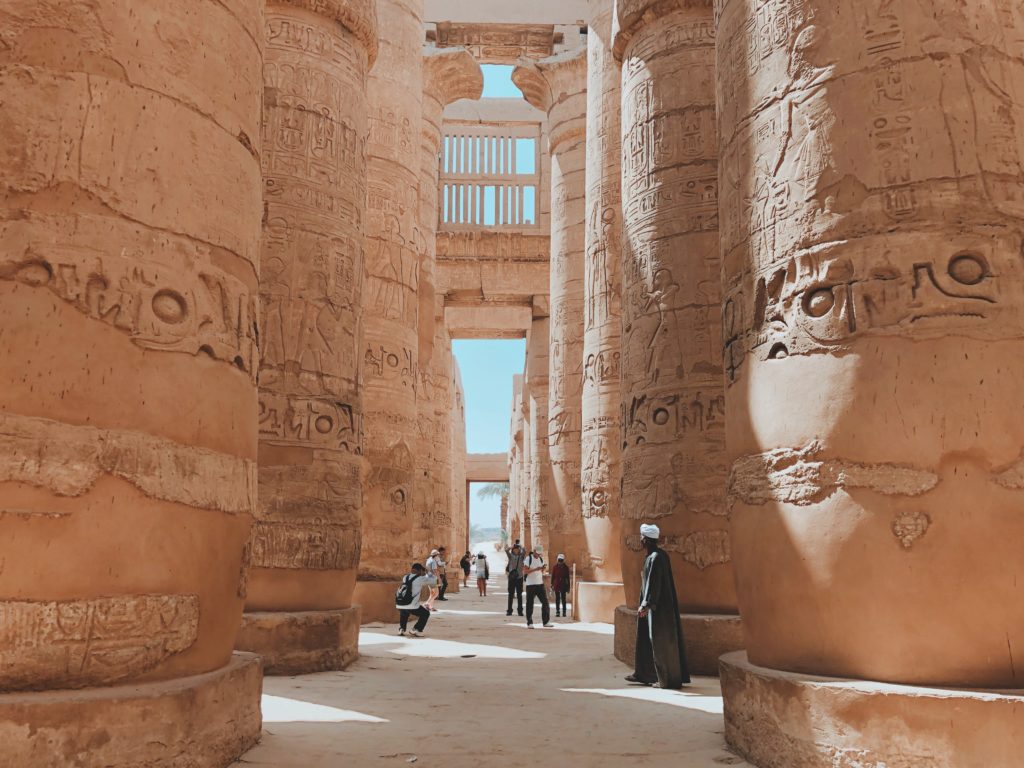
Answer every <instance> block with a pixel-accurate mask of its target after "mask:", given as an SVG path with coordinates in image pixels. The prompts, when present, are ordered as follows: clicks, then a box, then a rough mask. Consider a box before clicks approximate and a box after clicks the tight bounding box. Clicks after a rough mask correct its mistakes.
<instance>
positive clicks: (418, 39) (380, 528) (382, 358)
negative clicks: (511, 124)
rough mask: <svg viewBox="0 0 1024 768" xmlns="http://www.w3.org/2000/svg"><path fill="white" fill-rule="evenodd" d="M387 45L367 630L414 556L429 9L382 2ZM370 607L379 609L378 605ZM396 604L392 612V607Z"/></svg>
mask: <svg viewBox="0 0 1024 768" xmlns="http://www.w3.org/2000/svg"><path fill="white" fill-rule="evenodd" d="M377 6H378V17H379V24H380V46H379V53H378V56H377V63H376V65H375V66H374V69H373V71H372V72H371V74H370V79H369V86H368V94H369V114H370V134H369V140H368V142H367V187H368V191H367V220H366V228H365V231H366V248H367V253H366V269H365V284H364V293H363V319H364V334H365V342H364V345H363V349H364V354H363V359H362V366H363V367H362V375H363V381H364V391H363V403H364V408H365V429H366V433H365V434H366V452H365V456H366V463H367V473H366V476H365V480H364V486H363V487H364V496H363V530H364V536H363V549H362V557H361V561H360V565H359V579H360V580H361V581H362V580H366V581H369V582H379V581H382V582H391V583H392V584H393V586H391V587H390V589H384V588H383V587H381V588H377V587H374V588H373V589H371V590H370V591H369V593H362V592H361V593H358V594H359V598H358V599H359V602H360V604H361V605H362V606H363V616H364V621H366V620H367V617H368V616H373V615H384V614H389V613H393V611H394V591H395V589H396V588H397V586H398V582H399V580H400V579H401V576H402V574H404V573H406V572H407V569H408V568H409V564H410V563H411V562H412V560H413V558H414V556H415V557H416V558H418V559H422V558H423V557H424V556H425V555H424V553H420V552H414V548H413V540H412V538H413V528H414V527H415V505H414V503H413V493H414V490H415V487H416V482H415V479H416V478H415V474H416V473H415V466H416V462H415V459H414V455H413V452H414V451H415V450H416V446H417V435H418V429H417V419H418V411H417V407H416V395H417V389H418V387H419V379H420V376H419V336H420V330H419V314H420V312H419V302H420V298H419V281H420V268H421V264H422V262H423V259H424V258H425V256H426V252H427V251H426V249H427V241H426V236H425V235H424V232H423V227H422V224H421V221H420V210H419V190H420V167H421V164H422V157H421V153H422V148H421V130H420V126H421V123H422V119H423V61H422V47H423V0H378V3H377ZM370 599H374V600H382V601H383V603H382V604H380V605H371V604H370V603H369V602H368V601H369V600H370ZM389 602H390V604H391V605H390V606H389V605H388V603H389Z"/></svg>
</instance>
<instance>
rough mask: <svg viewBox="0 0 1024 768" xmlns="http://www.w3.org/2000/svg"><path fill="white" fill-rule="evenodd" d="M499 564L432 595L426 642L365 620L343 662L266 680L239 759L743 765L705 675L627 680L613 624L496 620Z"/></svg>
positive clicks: (359, 764) (336, 763)
mask: <svg viewBox="0 0 1024 768" xmlns="http://www.w3.org/2000/svg"><path fill="white" fill-rule="evenodd" d="M488 555H489V556H490V552H488ZM499 557H500V558H501V560H503V559H504V558H503V555H499ZM496 559H497V558H496ZM495 570H498V573H497V574H494V571H495ZM502 570H503V568H502V569H495V568H494V564H492V579H491V583H490V585H489V588H488V593H489V595H488V597H487V598H481V597H479V596H478V595H477V591H476V587H475V585H474V584H473V583H472V581H471V587H470V589H468V590H464V591H463V592H462V593H461V594H458V595H453V596H452V597H451V599H449V601H448V602H446V603H439V604H438V605H439V606H441V607H442V608H441V610H439V611H438V612H437V613H435V614H434V615H433V617H431V619H430V623H429V624H428V626H427V632H426V634H427V636H426V637H424V638H418V639H417V638H404V637H398V636H397V634H396V632H397V627H396V626H394V625H389V626H385V625H380V624H371V625H367V626H365V627H363V631H362V634H361V637H360V646H361V647H360V651H361V653H362V657H361V658H360V659H359V661H357V662H356V663H355V664H353V665H352V666H351V667H350V668H349V669H347V670H346V671H344V672H328V673H323V674H318V675H304V676H300V677H290V678H289V677H268V678H267V679H266V681H265V684H264V701H263V715H264V736H263V742H262V743H261V744H260V745H259V746H258V747H256V748H255V749H253V750H251V751H250V752H249V753H247V754H246V755H245V756H244V757H243V758H242V759H241V760H240V761H238V763H236V766H275V767H277V766H280V767H281V768H328V767H330V768H340V767H341V766H345V767H346V768H347V767H348V766H354V767H355V768H363V766H399V765H407V764H415V765H416V766H417V768H419V766H424V768H435V767H436V768H441V767H442V766H443V767H444V768H470V766H472V768H491V767H492V766H493V767H494V768H499V767H500V766H505V765H512V764H513V763H515V764H517V765H529V766H572V765H576V766H580V767H581V768H584V767H585V768H612V767H613V766H615V767H616V768H618V767H619V766H631V767H632V766H666V767H667V766H672V767H673V768H717V767H718V766H722V765H741V766H742V765H747V764H746V763H745V762H743V761H742V760H741V759H740V758H738V757H736V756H735V755H732V754H730V753H729V752H728V751H727V750H726V748H725V744H724V742H723V740H722V715H721V712H722V699H721V695H720V689H719V686H718V681H717V680H716V679H714V678H697V679H696V680H695V681H694V684H693V685H692V686H690V687H688V688H685V689H684V690H683V691H681V692H677V691H660V690H655V689H650V688H644V687H634V686H630V685H628V684H627V683H626V682H625V681H624V680H623V679H622V678H623V676H624V675H625V674H627V673H628V671H629V670H628V669H627V668H626V667H624V666H623V665H622V664H621V663H620V662H618V661H616V659H615V658H614V656H612V627H611V625H610V624H580V623H571V622H569V621H568V620H566V619H554V618H553V619H552V620H553V621H554V622H555V623H556V625H557V626H556V627H555V628H554V629H543V628H540V626H539V623H540V620H539V615H538V616H537V617H536V620H537V623H538V626H537V628H535V629H527V628H526V626H525V620H524V619H522V618H519V617H518V616H515V615H513V616H512V617H506V616H505V601H506V599H507V598H506V591H505V585H504V583H503V581H504V579H503V578H501V577H502V576H503V573H502ZM538 611H539V608H538Z"/></svg>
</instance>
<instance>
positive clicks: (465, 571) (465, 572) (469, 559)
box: [459, 549, 473, 587]
mask: <svg viewBox="0 0 1024 768" xmlns="http://www.w3.org/2000/svg"><path fill="white" fill-rule="evenodd" d="M459 565H460V566H461V567H462V586H464V587H468V586H469V569H470V567H471V566H472V565H473V555H472V554H471V553H470V551H469V550H468V549H467V550H466V554H464V555H463V556H462V559H461V560H459Z"/></svg>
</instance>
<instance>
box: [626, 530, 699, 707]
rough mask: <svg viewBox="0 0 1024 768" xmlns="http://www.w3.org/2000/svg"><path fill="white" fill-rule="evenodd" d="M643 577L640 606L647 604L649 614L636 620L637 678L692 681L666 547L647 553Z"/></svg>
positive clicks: (673, 684)
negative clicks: (687, 664)
mask: <svg viewBox="0 0 1024 768" xmlns="http://www.w3.org/2000/svg"><path fill="white" fill-rule="evenodd" d="M642 579H643V581H642V583H641V587H640V606H641V607H643V606H646V607H647V609H648V614H647V616H646V617H644V618H640V617H639V616H638V617H637V621H636V672H635V674H636V678H637V679H638V680H640V681H641V682H644V683H650V684H652V685H653V684H654V683H658V684H659V685H660V686H661V687H662V688H672V689H675V688H678V687H679V686H681V685H682V684H683V683H688V682H690V673H689V671H688V669H687V666H686V648H685V647H684V645H683V628H682V625H681V624H680V622H679V603H678V601H677V600H676V585H675V582H674V581H672V563H671V562H669V559H668V555H667V554H666V553H665V551H664V550H661V549H656V550H654V551H653V552H652V553H651V554H649V555H648V556H647V559H646V560H644V569H643V575H642Z"/></svg>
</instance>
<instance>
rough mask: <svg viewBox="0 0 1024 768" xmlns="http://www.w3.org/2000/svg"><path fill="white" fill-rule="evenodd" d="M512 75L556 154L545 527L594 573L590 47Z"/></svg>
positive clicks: (561, 548) (585, 573)
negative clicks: (590, 540)
mask: <svg viewBox="0 0 1024 768" xmlns="http://www.w3.org/2000/svg"><path fill="white" fill-rule="evenodd" d="M512 79H513V81H514V82H515V83H516V85H518V86H519V88H520V89H521V90H522V91H523V95H524V97H525V98H526V100H527V101H528V102H529V103H530V104H532V105H533V106H534V107H537V108H538V109H540V110H542V111H544V112H546V113H547V116H548V131H549V151H550V155H551V293H550V302H551V309H550V311H551V320H550V326H551V330H550V332H551V353H550V373H549V379H550V384H549V388H548V414H547V419H548V421H547V423H548V451H549V461H550V467H551V470H550V471H551V481H552V482H551V489H550V497H549V500H548V502H549V505H548V509H547V514H548V527H547V531H546V532H547V535H548V537H549V542H548V543H549V544H550V546H551V548H552V551H551V552H550V558H554V556H555V555H556V554H557V553H558V552H562V553H564V554H565V557H566V561H567V562H568V563H569V565H570V566H571V565H573V564H575V565H576V568H577V573H578V574H579V575H580V576H581V577H582V578H586V579H593V568H592V565H591V562H590V558H589V554H588V553H587V546H586V537H585V535H584V532H583V512H582V508H581V490H580V465H581V462H580V428H581V411H582V397H583V293H584V288H583V285H584V267H583V261H584V256H583V254H584V246H585V234H586V226H585V190H586V180H585V175H586V173H585V172H586V149H587V148H586V115H587V51H586V48H579V49H577V50H575V51H571V52H568V53H564V54H559V55H557V56H551V57H548V58H546V59H542V60H540V61H539V62H530V63H525V62H524V63H523V64H521V65H520V66H518V67H517V68H516V69H515V70H514V71H513V73H512ZM534 423H535V424H536V423H537V422H534ZM555 550H557V552H556V551H555ZM550 558H549V559H550Z"/></svg>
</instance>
